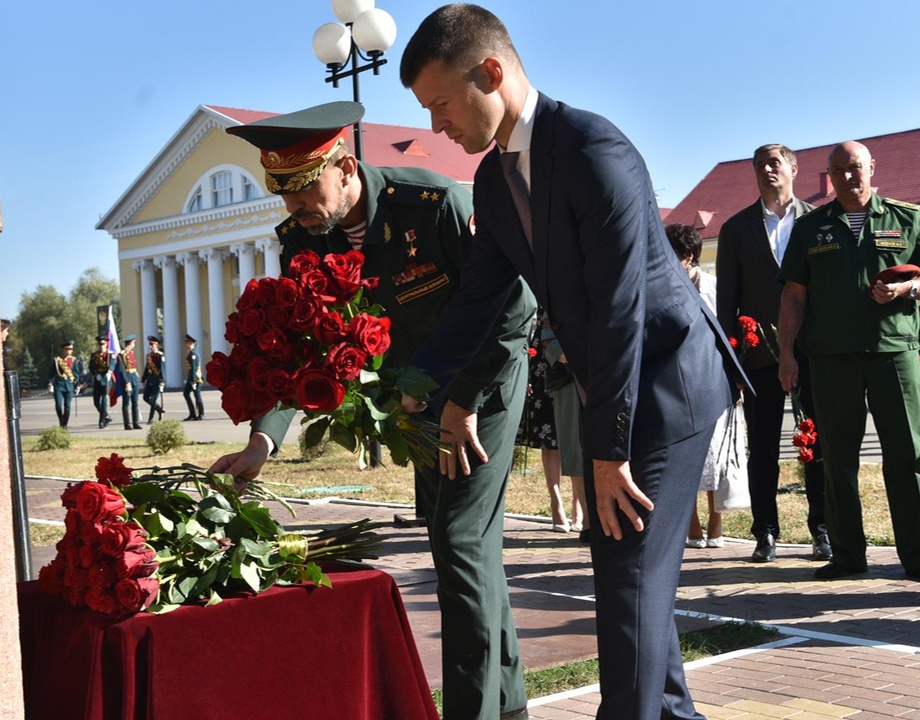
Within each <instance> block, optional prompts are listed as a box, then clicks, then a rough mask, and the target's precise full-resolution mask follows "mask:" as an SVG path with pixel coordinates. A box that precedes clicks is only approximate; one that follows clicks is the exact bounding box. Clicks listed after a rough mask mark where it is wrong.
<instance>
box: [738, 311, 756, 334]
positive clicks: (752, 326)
mask: <svg viewBox="0 0 920 720" xmlns="http://www.w3.org/2000/svg"><path fill="white" fill-rule="evenodd" d="M738 325H740V326H741V329H742V330H744V331H745V332H746V333H749V332H753V333H756V332H757V321H756V320H755V319H754V318H752V317H749V316H747V315H739V316H738Z"/></svg>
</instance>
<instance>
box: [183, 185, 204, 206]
mask: <svg viewBox="0 0 920 720" xmlns="http://www.w3.org/2000/svg"><path fill="white" fill-rule="evenodd" d="M199 210H201V185H199V186H198V187H197V188H195V194H194V195H192V199H191V200H189V201H188V206H187V207H186V211H187V212H190V213H193V212H198V211H199Z"/></svg>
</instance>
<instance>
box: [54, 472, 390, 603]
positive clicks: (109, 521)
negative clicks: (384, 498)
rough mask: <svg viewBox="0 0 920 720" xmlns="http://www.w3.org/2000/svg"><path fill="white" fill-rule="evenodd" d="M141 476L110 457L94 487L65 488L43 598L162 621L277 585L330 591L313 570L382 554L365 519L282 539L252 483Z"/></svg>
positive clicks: (260, 487)
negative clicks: (154, 615) (243, 491)
mask: <svg viewBox="0 0 920 720" xmlns="http://www.w3.org/2000/svg"><path fill="white" fill-rule="evenodd" d="M144 470H146V472H142V471H141V470H138V471H135V470H133V469H131V468H128V467H125V465H124V461H123V460H122V458H120V457H119V456H118V455H116V454H113V455H112V456H111V457H109V458H99V462H98V463H97V465H96V477H97V479H98V480H97V481H93V480H86V481H83V482H78V483H72V484H70V485H68V486H67V489H66V490H65V491H64V492H63V494H62V495H61V502H62V503H63V505H64V507H65V508H67V514H66V516H65V519H64V523H65V527H66V532H65V534H64V537H63V538H62V539H61V540H60V541H59V542H58V544H57V551H58V552H57V555H56V557H55V558H54V559H53V560H52V561H51V563H49V564H48V565H46V566H45V567H43V568H42V569H41V571H40V573H39V578H38V582H39V587H40V589H41V590H42V591H43V592H47V593H50V594H55V595H61V596H63V597H64V598H65V599H66V600H67V601H68V602H69V603H70V604H71V605H74V606H76V607H83V606H86V607H89V608H90V609H92V610H97V611H99V612H104V613H108V614H110V615H115V616H121V615H126V614H130V613H135V612H138V611H141V610H146V611H148V612H158V613H162V612H168V611H169V610H174V609H175V608H177V607H179V606H180V605H184V604H196V603H201V602H203V603H205V604H207V605H213V604H215V603H218V602H220V601H221V600H222V599H223V598H224V597H226V596H228V595H231V594H236V593H239V592H253V593H259V592H261V591H263V590H266V589H267V588H269V587H271V586H272V585H275V584H290V583H296V582H312V583H313V584H314V585H316V586H317V587H322V586H326V587H331V582H330V581H329V577H328V576H327V575H326V574H325V573H324V572H323V570H322V568H321V567H320V566H319V565H318V564H317V563H319V562H322V561H328V560H363V559H365V558H373V557H376V556H375V555H374V554H373V553H374V552H375V551H376V550H377V549H378V548H379V547H380V541H379V536H378V535H377V534H376V533H374V532H373V531H374V529H375V528H376V527H378V526H379V525H377V524H375V523H371V522H370V520H362V521H360V522H356V523H352V524H351V525H345V526H342V527H337V528H332V529H328V530H322V531H317V532H312V533H294V532H286V531H285V530H284V528H283V527H282V526H281V525H280V524H279V523H278V522H276V521H275V520H274V518H272V516H271V514H270V513H269V511H268V508H266V507H265V505H263V504H262V502H261V500H266V499H274V500H280V498H278V497H277V496H276V495H275V494H274V493H273V492H272V491H271V490H269V489H268V488H267V487H266V485H265V483H263V482H260V481H258V480H256V481H251V482H249V483H248V485H247V495H248V497H243V496H241V495H240V494H239V493H238V491H237V489H236V486H235V484H234V481H233V478H231V477H230V476H229V475H220V474H211V473H207V472H205V471H204V470H201V469H200V468H197V467H195V466H193V465H181V466H177V467H170V468H158V467H152V468H147V469H144ZM135 473H137V474H136V475H135ZM183 485H191V486H193V487H194V489H195V491H196V493H197V497H194V496H192V495H191V494H189V493H187V492H185V491H184V490H183V489H182V486H183ZM281 502H282V503H283V501H281Z"/></svg>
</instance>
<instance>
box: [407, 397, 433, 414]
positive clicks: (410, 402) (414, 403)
mask: <svg viewBox="0 0 920 720" xmlns="http://www.w3.org/2000/svg"><path fill="white" fill-rule="evenodd" d="M400 402H401V404H402V409H403V410H405V411H406V412H407V413H409V414H410V415H411V414H412V413H417V412H424V411H425V410H427V409H428V403H426V402H422V401H421V400H416V399H415V398H414V397H411V396H410V395H403V396H402V400H401V401H400Z"/></svg>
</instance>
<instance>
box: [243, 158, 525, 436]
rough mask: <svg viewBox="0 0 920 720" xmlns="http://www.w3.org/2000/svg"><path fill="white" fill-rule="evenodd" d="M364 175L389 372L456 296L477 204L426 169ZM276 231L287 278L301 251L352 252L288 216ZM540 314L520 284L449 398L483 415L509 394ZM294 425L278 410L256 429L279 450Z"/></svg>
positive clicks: (369, 257) (371, 263)
mask: <svg viewBox="0 0 920 720" xmlns="http://www.w3.org/2000/svg"><path fill="white" fill-rule="evenodd" d="M359 168H360V169H359V171H360V173H361V178H362V180H363V182H364V188H365V193H366V197H367V232H366V235H365V239H364V245H363V246H362V248H361V250H362V252H363V253H364V255H365V264H364V268H363V270H362V274H363V276H364V277H379V278H380V282H379V284H378V286H377V287H376V288H375V289H374V290H371V291H369V292H368V293H367V296H368V297H369V299H370V300H371V301H372V302H375V303H378V304H380V305H381V306H382V307H383V308H384V312H385V314H386V315H387V316H388V317H389V318H390V320H391V323H392V327H391V329H390V338H391V347H390V350H389V352H388V354H387V357H386V361H385V362H386V365H388V366H390V367H403V366H405V365H407V364H408V362H409V359H410V358H411V357H412V355H413V354H414V353H415V351H416V350H417V349H418V348H419V347H420V346H421V345H422V343H423V342H425V340H427V339H428V337H429V336H430V335H431V333H432V331H433V330H434V327H435V325H437V322H438V319H439V317H440V314H441V310H442V308H443V307H444V306H445V305H446V304H447V302H448V300H449V299H450V298H451V296H452V295H453V294H454V292H455V291H456V290H457V287H458V285H459V282H460V272H461V270H462V268H463V266H464V265H465V264H466V260H467V258H468V256H469V253H470V250H471V246H472V235H473V232H474V226H473V196H472V194H471V193H470V192H469V191H468V190H467V189H466V188H464V187H463V186H462V185H460V184H459V183H456V182H454V181H453V180H451V179H449V178H447V177H444V176H442V175H437V174H435V173H432V172H430V171H428V170H422V169H419V168H378V167H374V166H371V165H367V164H365V163H360V166H359ZM276 232H277V234H278V239H279V240H280V241H281V247H282V249H281V268H282V273H284V274H286V273H287V269H288V266H289V265H290V262H291V259H292V258H293V257H294V256H295V255H296V254H297V253H298V252H300V251H302V250H307V249H309V250H313V251H314V252H316V253H317V254H318V255H319V256H320V257H323V256H324V255H326V254H327V253H330V252H333V253H345V252H348V251H349V250H350V249H351V246H350V245H349V244H348V239H347V238H346V236H345V234H344V232H342V230H341V228H339V227H336V228H334V229H333V231H332V232H330V233H329V234H328V235H325V236H313V235H310V234H309V233H308V232H307V231H306V230H304V229H303V228H302V227H300V225H299V224H298V223H297V221H296V220H294V219H293V218H288V219H287V220H286V221H285V222H283V223H282V224H281V225H279V226H278V227H277V228H276ZM535 311H536V301H535V300H534V299H533V295H532V294H531V292H530V290H529V289H527V287H526V286H525V285H524V283H523V281H521V280H518V282H517V285H516V287H515V288H513V290H512V292H511V295H510V297H509V299H508V302H507V304H506V306H505V310H504V312H503V313H502V315H501V317H499V319H498V320H497V321H496V325H495V327H493V328H492V332H491V335H490V338H489V340H488V341H487V342H486V343H485V344H484V345H483V346H482V348H481V349H480V351H479V353H478V354H477V355H476V357H475V358H474V360H473V361H472V362H471V363H470V364H469V365H468V366H467V367H466V369H465V370H464V371H463V373H461V374H460V375H459V376H458V377H457V379H456V380H454V382H453V383H452V385H451V387H450V391H449V393H448V397H449V398H450V399H451V400H452V401H453V402H454V403H456V404H457V405H459V406H460V407H463V408H466V409H468V410H475V411H478V410H480V408H481V407H482V406H483V404H484V403H485V402H486V400H487V399H488V398H489V397H490V396H491V395H492V394H493V393H494V392H502V388H503V384H504V382H505V380H506V379H507V377H508V373H509V372H510V369H509V368H508V363H509V360H511V359H513V358H515V357H517V358H518V359H522V358H523V357H524V353H525V351H526V339H527V330H528V328H529V322H530V318H531V317H532V316H533V314H534V312H535ZM502 404H503V405H505V406H507V403H505V402H503V403H502ZM292 417H293V411H282V412H278V413H274V412H273V413H269V414H268V415H266V416H265V417H263V418H260V419H259V420H256V421H255V422H253V426H252V427H253V430H254V431H259V432H264V433H266V434H267V435H268V436H269V437H271V438H272V440H273V441H274V443H275V447H276V448H277V447H279V446H280V444H281V440H282V439H283V437H284V433H285V432H286V430H287V427H288V426H289V424H290V422H291V418H292Z"/></svg>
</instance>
